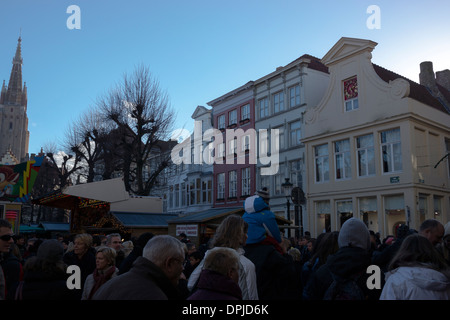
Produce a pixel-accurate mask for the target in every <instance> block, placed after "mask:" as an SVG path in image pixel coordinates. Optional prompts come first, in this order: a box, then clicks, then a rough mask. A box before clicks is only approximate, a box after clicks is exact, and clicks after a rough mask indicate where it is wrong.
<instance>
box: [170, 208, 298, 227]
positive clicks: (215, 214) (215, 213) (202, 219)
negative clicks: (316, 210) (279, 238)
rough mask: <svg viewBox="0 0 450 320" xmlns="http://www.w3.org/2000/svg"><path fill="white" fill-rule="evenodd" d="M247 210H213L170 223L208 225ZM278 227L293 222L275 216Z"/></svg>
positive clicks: (242, 213) (241, 213) (180, 218)
mask: <svg viewBox="0 0 450 320" xmlns="http://www.w3.org/2000/svg"><path fill="white" fill-rule="evenodd" d="M244 213H245V210H244V208H242V207H228V208H211V209H208V210H205V211H201V212H198V213H193V214H189V215H186V216H183V217H179V218H176V219H173V220H170V221H169V223H175V224H180V223H206V222H208V221H210V220H213V219H217V218H220V217H222V216H227V215H230V214H237V215H241V216H242V215H244ZM275 219H276V220H277V223H278V225H280V226H282V225H285V224H291V223H292V221H290V220H287V219H285V218H283V217H280V216H277V215H275Z"/></svg>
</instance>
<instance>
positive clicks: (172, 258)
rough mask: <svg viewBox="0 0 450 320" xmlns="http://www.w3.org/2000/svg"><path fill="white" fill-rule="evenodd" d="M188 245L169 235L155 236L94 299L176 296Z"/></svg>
mask: <svg viewBox="0 0 450 320" xmlns="http://www.w3.org/2000/svg"><path fill="white" fill-rule="evenodd" d="M183 261H184V247H183V245H182V243H181V242H180V241H179V240H178V239H176V238H174V237H172V236H167V235H160V236H155V237H153V238H152V239H151V240H150V241H149V242H148V243H147V245H146V246H145V247H144V250H143V253H142V256H141V257H138V258H137V259H136V261H135V262H134V264H133V267H132V268H131V269H130V271H128V272H126V273H124V274H121V275H119V276H117V277H115V278H113V279H111V280H109V281H108V282H106V283H105V284H104V285H103V286H101V287H100V289H99V290H98V291H97V292H96V293H95V294H94V296H93V298H92V299H93V300H175V299H178V298H179V295H178V291H177V285H178V281H179V279H180V276H181V273H182V272H183Z"/></svg>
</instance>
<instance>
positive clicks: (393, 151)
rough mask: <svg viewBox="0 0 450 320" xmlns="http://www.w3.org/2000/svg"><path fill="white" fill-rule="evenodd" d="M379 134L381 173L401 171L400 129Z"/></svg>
mask: <svg viewBox="0 0 450 320" xmlns="http://www.w3.org/2000/svg"><path fill="white" fill-rule="evenodd" d="M380 134H381V155H382V159H381V160H382V163H383V173H389V172H397V171H401V170H402V143H401V138H400V129H399V128H397V129H392V130H387V131H383V132H381V133H380Z"/></svg>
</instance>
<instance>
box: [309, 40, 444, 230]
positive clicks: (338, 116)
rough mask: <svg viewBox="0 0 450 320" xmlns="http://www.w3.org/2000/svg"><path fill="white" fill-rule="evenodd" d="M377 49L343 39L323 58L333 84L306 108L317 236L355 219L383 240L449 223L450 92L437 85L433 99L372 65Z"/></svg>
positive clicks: (312, 211) (311, 197)
mask: <svg viewBox="0 0 450 320" xmlns="http://www.w3.org/2000/svg"><path fill="white" fill-rule="evenodd" d="M376 45H377V43H375V42H373V41H370V40H364V39H354V38H341V39H340V40H339V41H338V42H337V43H336V44H335V45H334V46H333V47H332V48H331V49H330V50H329V51H328V53H327V54H326V55H325V56H324V57H323V58H322V62H323V63H324V64H325V65H326V66H327V67H328V68H329V72H330V83H329V86H328V89H327V92H326V93H325V95H324V97H323V99H322V100H321V101H320V103H318V104H317V105H316V106H314V107H312V106H309V107H308V110H307V112H306V113H305V115H304V118H305V123H304V127H303V129H304V131H303V137H302V142H303V143H304V144H305V150H306V166H307V167H306V170H305V171H306V173H307V176H306V179H305V184H306V185H307V207H308V215H309V220H308V221H309V225H308V228H309V230H311V234H312V235H313V236H317V235H318V234H320V233H321V232H323V231H324V230H326V231H330V230H331V231H333V230H339V229H340V227H341V225H342V223H343V222H344V221H345V220H346V219H348V218H349V217H352V216H353V217H356V218H358V219H361V220H363V221H364V222H365V223H366V225H367V226H368V228H369V229H370V230H373V231H374V232H380V234H381V236H382V237H385V236H386V235H389V234H395V231H396V227H397V226H398V225H399V224H403V223H406V224H409V226H410V227H411V228H414V229H416V230H417V229H418V228H419V226H420V224H421V222H422V221H424V220H425V219H428V218H436V219H438V220H440V221H441V222H442V223H443V224H445V223H446V222H447V221H449V219H450V166H449V159H448V157H447V158H445V155H446V154H448V153H449V150H450V114H449V111H448V110H449V109H448V107H449V105H448V101H446V97H449V96H450V95H449V94H450V91H449V90H448V88H447V89H446V88H445V87H444V86H442V85H439V84H438V85H436V87H437V89H438V90H439V94H433V91H432V90H430V89H429V87H428V85H427V86H425V85H422V84H418V83H416V82H413V81H411V80H409V79H406V78H404V77H402V76H400V75H398V74H395V73H394V72H392V71H389V70H386V69H384V68H382V67H380V66H377V65H375V64H373V63H372V61H371V58H372V50H373V49H374V48H375V46H376ZM405 54H407V53H405ZM412 67H416V66H412ZM421 67H422V66H421ZM417 69H418V71H419V66H417ZM422 71H424V70H422ZM443 74H447V75H448V70H446V72H444V73H443ZM443 74H442V73H440V75H441V76H442V75H443ZM428 75H429V74H428ZM420 76H421V78H424V77H425V74H421V75H420ZM431 78H432V79H431V82H433V79H434V80H435V78H434V73H433V74H432V75H431ZM447 83H448V82H447ZM424 84H426V83H425V82H424ZM439 161H441V162H440V163H439Z"/></svg>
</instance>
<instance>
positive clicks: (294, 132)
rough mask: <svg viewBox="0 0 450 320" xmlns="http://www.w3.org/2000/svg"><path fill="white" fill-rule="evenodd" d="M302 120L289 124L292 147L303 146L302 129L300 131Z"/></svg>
mask: <svg viewBox="0 0 450 320" xmlns="http://www.w3.org/2000/svg"><path fill="white" fill-rule="evenodd" d="M300 127H301V126H300V120H299V121H295V122H292V123H290V124H289V135H290V141H289V143H290V146H291V147H294V146H298V145H300V144H301V141H300V139H301V137H302V135H301V129H300Z"/></svg>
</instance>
